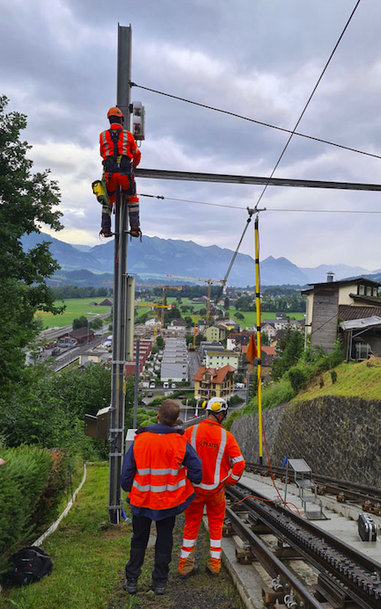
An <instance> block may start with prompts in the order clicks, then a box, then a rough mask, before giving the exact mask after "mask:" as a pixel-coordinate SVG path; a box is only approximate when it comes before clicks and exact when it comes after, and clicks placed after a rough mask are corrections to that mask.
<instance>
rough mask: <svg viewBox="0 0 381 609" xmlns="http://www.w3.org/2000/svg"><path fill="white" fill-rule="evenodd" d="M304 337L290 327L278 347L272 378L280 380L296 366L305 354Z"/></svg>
mask: <svg viewBox="0 0 381 609" xmlns="http://www.w3.org/2000/svg"><path fill="white" fill-rule="evenodd" d="M303 347H304V337H303V335H302V334H301V332H298V331H297V330H292V329H291V327H290V326H289V327H288V328H287V330H286V331H285V333H284V334H283V336H282V338H281V339H280V341H279V344H278V346H277V357H276V359H275V361H274V364H273V367H272V371H271V376H272V377H273V379H274V380H276V381H277V380H279V379H280V378H281V377H282V376H283V374H284V373H285V372H287V370H289V369H290V368H291V367H292V366H294V365H295V364H296V363H297V361H298V359H299V358H300V356H301V355H302V353H303Z"/></svg>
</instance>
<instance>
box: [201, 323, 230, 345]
mask: <svg viewBox="0 0 381 609" xmlns="http://www.w3.org/2000/svg"><path fill="white" fill-rule="evenodd" d="M225 334H226V331H225V329H221V328H219V327H217V326H209V328H206V330H205V332H204V335H205V338H206V340H207V341H208V342H209V343H213V342H218V341H220V340H223V339H224V338H225Z"/></svg>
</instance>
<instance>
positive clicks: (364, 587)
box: [227, 485, 381, 609]
mask: <svg viewBox="0 0 381 609" xmlns="http://www.w3.org/2000/svg"><path fill="white" fill-rule="evenodd" d="M248 490H249V489H247V488H246V487H244V486H243V485H237V486H236V487H234V488H229V489H228V491H227V492H228V496H230V497H231V498H233V499H235V500H237V499H238V500H239V501H241V500H242V499H243V498H244V497H246V496H247V493H248ZM250 494H252V491H250ZM256 495H257V496H258V497H260V495H259V494H258V493H256ZM263 499H265V498H264V497H263ZM241 506H245V508H246V509H249V510H250V511H251V512H252V513H254V514H255V515H256V517H257V518H259V520H260V521H261V522H263V523H264V524H265V525H266V526H268V527H269V529H271V531H272V532H273V533H274V534H275V535H276V536H277V537H280V538H281V539H282V540H284V541H286V542H287V543H288V544H289V545H290V546H292V547H293V548H295V549H296V550H297V551H298V552H299V553H300V554H301V555H302V556H303V557H304V558H305V559H306V560H307V562H309V563H311V564H312V565H313V566H314V567H315V568H316V569H318V570H319V571H322V572H323V575H324V574H326V573H327V572H329V574H330V577H331V578H336V580H337V581H339V582H340V587H342V588H343V592H345V593H346V594H348V596H350V597H351V598H352V600H354V601H355V602H356V603H357V604H358V605H359V606H360V607H362V608H363V609H379V607H380V603H381V564H379V563H377V562H375V561H372V560H371V559H369V558H368V557H367V556H365V555H363V554H361V553H359V552H356V551H355V550H354V549H353V548H351V547H350V546H348V545H347V544H345V543H344V542H342V541H340V540H339V539H337V538H336V537H334V536H332V535H330V534H329V533H327V532H326V531H322V529H321V528H319V527H317V526H315V525H313V524H312V523H311V522H309V521H306V520H304V519H303V518H300V517H299V516H297V515H296V514H294V513H293V512H290V511H288V510H287V509H286V508H283V507H281V506H280V505H277V504H276V503H274V502H266V503H261V501H260V500H258V499H251V498H250V499H249V498H247V499H245V500H244V501H242V503H241Z"/></svg>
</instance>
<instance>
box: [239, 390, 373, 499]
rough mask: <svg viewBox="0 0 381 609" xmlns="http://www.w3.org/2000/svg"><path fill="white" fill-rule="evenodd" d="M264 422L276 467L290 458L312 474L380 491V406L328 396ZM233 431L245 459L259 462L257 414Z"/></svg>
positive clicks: (277, 411)
mask: <svg viewBox="0 0 381 609" xmlns="http://www.w3.org/2000/svg"><path fill="white" fill-rule="evenodd" d="M263 422H264V428H265V433H266V439H267V445H268V449H269V453H270V457H271V462H272V463H273V464H274V465H277V466H279V465H281V464H282V461H283V458H284V456H285V455H287V456H288V457H289V458H302V459H305V460H306V461H307V463H308V464H309V466H310V467H311V469H312V471H315V472H319V473H321V474H324V475H327V476H332V477H335V478H339V479H342V480H350V481H352V482H358V483H360V484H361V483H362V484H367V485H375V486H378V487H381V401H376V400H375V401H371V402H370V401H366V400H362V399H359V398H346V397H337V396H324V397H321V398H316V399H314V400H311V401H309V402H298V403H294V404H284V405H281V406H278V407H277V408H273V409H271V410H268V411H264V413H263ZM231 431H232V433H233V434H234V435H235V437H236V438H237V441H238V443H239V445H240V446H241V449H242V451H243V454H244V456H245V459H246V460H247V461H249V462H250V461H252V462H253V461H254V462H257V461H258V454H259V451H258V421H257V415H250V416H246V417H242V418H241V419H238V420H237V421H235V422H234V423H233V425H232V429H231ZM263 462H264V463H267V459H266V452H265V447H263Z"/></svg>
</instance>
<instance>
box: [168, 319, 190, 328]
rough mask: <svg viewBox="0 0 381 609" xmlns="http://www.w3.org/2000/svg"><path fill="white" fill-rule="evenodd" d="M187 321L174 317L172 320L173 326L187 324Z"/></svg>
mask: <svg viewBox="0 0 381 609" xmlns="http://www.w3.org/2000/svg"><path fill="white" fill-rule="evenodd" d="M186 325H187V324H186V322H185V321H184V320H183V319H173V320H172V322H171V326H184V328H185V326H186Z"/></svg>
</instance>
